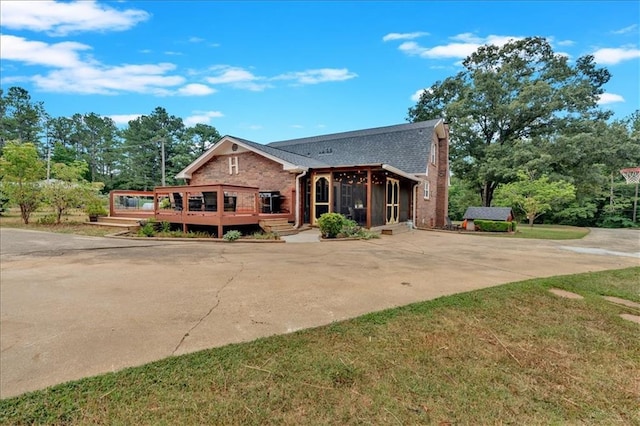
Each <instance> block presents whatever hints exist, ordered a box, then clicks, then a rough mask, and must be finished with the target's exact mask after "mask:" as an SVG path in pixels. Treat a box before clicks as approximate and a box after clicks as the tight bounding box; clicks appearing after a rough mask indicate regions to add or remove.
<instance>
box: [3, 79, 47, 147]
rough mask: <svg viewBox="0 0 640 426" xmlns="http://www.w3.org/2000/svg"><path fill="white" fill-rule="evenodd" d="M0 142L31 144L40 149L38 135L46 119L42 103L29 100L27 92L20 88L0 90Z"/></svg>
mask: <svg viewBox="0 0 640 426" xmlns="http://www.w3.org/2000/svg"><path fill="white" fill-rule="evenodd" d="M0 112H2V114H0V140H4V141H11V140H13V141H17V142H18V143H25V142H29V143H33V144H34V145H35V146H36V148H41V147H40V146H39V145H38V144H39V138H38V135H39V134H40V132H41V131H42V123H43V122H44V119H45V118H46V117H47V113H46V112H45V109H44V105H43V103H42V102H34V101H32V100H31V95H29V92H28V91H27V90H25V89H23V88H21V87H15V86H14V87H10V88H9V90H8V91H7V92H6V94H5V93H4V91H3V90H2V89H0Z"/></svg>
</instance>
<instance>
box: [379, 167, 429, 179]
mask: <svg viewBox="0 0 640 426" xmlns="http://www.w3.org/2000/svg"><path fill="white" fill-rule="evenodd" d="M382 168H383V169H384V170H388V171H390V172H391V173H395V174H397V175H398V176H402V177H404V178H407V179H411V180H412V181H414V182H420V181H421V180H422V179H420V178H418V177H416V176H414V175H410V174H409V173H406V172H403V171H402V170H400V169H396V168H395V167H393V166H390V165H388V164H383V165H382Z"/></svg>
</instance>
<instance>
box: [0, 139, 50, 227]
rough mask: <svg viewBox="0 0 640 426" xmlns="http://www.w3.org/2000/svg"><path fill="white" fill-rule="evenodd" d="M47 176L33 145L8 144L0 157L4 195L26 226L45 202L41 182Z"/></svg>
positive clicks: (13, 142) (0, 175) (0, 172)
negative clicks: (15, 207) (17, 207)
mask: <svg viewBox="0 0 640 426" xmlns="http://www.w3.org/2000/svg"><path fill="white" fill-rule="evenodd" d="M43 176H44V163H43V162H42V160H40V158H39V157H38V150H37V149H36V146H35V145H34V144H32V143H19V142H16V141H11V142H8V143H7V144H6V145H5V147H4V149H3V151H2V157H0V177H1V178H2V192H3V193H4V194H6V196H7V197H8V198H9V201H10V202H11V203H13V204H16V205H18V206H19V207H20V214H21V216H22V221H23V222H24V223H25V225H27V224H29V217H30V216H31V213H33V212H34V211H35V210H36V209H37V208H38V206H39V205H40V203H41V202H42V188H41V185H40V183H39V182H38V181H39V180H40V179H42V177H43Z"/></svg>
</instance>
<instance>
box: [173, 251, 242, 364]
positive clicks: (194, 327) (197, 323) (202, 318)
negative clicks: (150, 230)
mask: <svg viewBox="0 0 640 426" xmlns="http://www.w3.org/2000/svg"><path fill="white" fill-rule="evenodd" d="M223 254H224V251H223V252H222V253H221V254H220V258H222V259H223V260H225V261H227V262H228V260H227V259H225V257H224V256H223ZM243 271H244V263H240V270H239V271H238V272H236V273H235V274H234V275H233V276H232V277H231V278H229V279H228V280H227V282H226V283H224V285H223V286H222V287H220V288H219V289H218V291H216V294H215V300H216V303H215V304H214V305H213V306H212V307H211V308H210V309H209V310H208V311H207V313H206V314H204V315H203V316H202V317H201V318H200V319H199V320H198V322H196V323H195V324H194V325H193V326H192V327H191V328H190V329H189V330H188V331H187V332H186V333H184V335H183V336H182V338H181V339H180V342H178V345H177V346H176V347H175V349H174V350H173V352H171V355H175V354H176V352H177V351H178V349H180V346H182V344H183V343H184V341H185V340H186V339H187V337H189V334H191V332H192V331H193V330H195V329H196V328H198V326H199V325H200V324H202V322H203V321H204V320H205V319H207V318H208V317H209V315H211V313H212V312H213V311H214V310H215V309H216V308H217V307H218V306H219V305H220V297H219V296H220V293H221V292H222V290H224V289H225V288H226V287H227V286H228V285H229V284H231V282H232V281H233V280H234V279H235V278H236V277H237V276H238V275H240V274H241V273H242V272H243Z"/></svg>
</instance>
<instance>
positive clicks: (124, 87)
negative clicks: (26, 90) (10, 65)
mask: <svg viewBox="0 0 640 426" xmlns="http://www.w3.org/2000/svg"><path fill="white" fill-rule="evenodd" d="M0 37H1V38H0V43H1V44H2V59H3V61H16V62H22V63H25V64H28V65H36V66H43V67H47V68H52V69H51V70H49V71H46V72H43V73H40V74H36V75H33V76H30V77H23V76H11V78H14V79H15V78H19V79H22V78H25V79H27V80H28V81H32V82H33V83H34V84H36V85H37V86H38V87H39V88H40V89H42V90H45V91H50V92H64V93H81V94H116V93H121V92H134V93H151V94H156V95H171V94H173V93H174V92H173V91H172V88H174V87H175V86H178V85H181V84H184V82H185V78H184V77H182V76H179V75H169V73H170V72H171V71H174V70H175V68H176V66H175V65H174V64H171V63H157V64H142V65H135V64H133V65H132V64H122V65H105V64H102V63H100V62H98V61H96V60H94V59H93V58H91V57H90V56H89V55H85V56H84V57H83V56H81V53H82V52H83V51H87V50H90V49H91V47H89V46H87V45H85V44H81V43H76V42H62V43H54V44H47V43H44V42H41V41H32V40H26V39H24V38H22V37H16V36H12V35H2V36H0ZM197 89H200V90H201V91H202V88H201V87H198V86H196V87H195V88H191V90H197ZM186 90H189V88H187V89H186Z"/></svg>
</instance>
